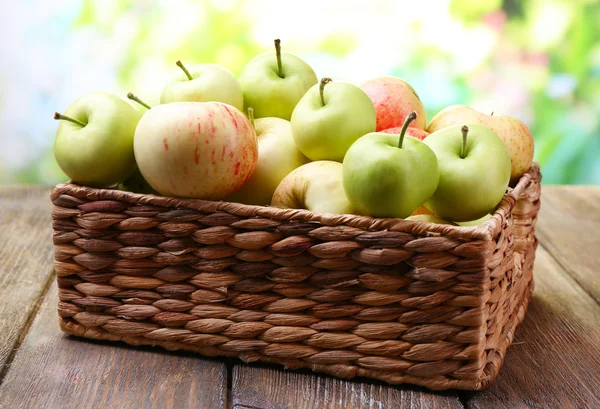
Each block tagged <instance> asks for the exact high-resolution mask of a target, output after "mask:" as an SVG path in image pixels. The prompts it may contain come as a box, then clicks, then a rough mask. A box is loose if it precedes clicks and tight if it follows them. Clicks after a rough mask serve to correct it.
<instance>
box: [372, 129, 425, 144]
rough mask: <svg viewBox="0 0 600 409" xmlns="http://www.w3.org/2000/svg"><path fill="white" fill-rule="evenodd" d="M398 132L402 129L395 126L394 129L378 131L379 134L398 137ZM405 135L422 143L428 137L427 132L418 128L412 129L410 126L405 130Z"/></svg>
mask: <svg viewBox="0 0 600 409" xmlns="http://www.w3.org/2000/svg"><path fill="white" fill-rule="evenodd" d="M400 131H402V127H401V126H397V127H395V128H390V129H384V130H383V131H379V132H381V133H391V134H395V135H398V134H399V133H400ZM406 134H407V135H408V136H412V137H413V138H417V139H418V140H420V141H422V140H423V139H425V138H427V135H429V132H427V131H424V130H422V129H420V128H413V127H412V126H409V127H408V129H407V130H406Z"/></svg>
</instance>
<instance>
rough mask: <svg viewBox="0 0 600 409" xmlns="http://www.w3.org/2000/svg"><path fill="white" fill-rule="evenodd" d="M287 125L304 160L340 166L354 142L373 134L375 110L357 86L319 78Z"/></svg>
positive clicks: (300, 102) (297, 106) (299, 103)
mask: <svg viewBox="0 0 600 409" xmlns="http://www.w3.org/2000/svg"><path fill="white" fill-rule="evenodd" d="M291 122H292V135H293V136H294V140H295V141H296V145H297V146H298V148H299V149H300V150H301V151H302V153H303V154H304V155H306V157H308V158H309V159H311V160H333V161H338V162H341V161H342V160H343V159H344V155H345V154H346V151H347V150H348V148H350V146H351V145H352V144H353V143H354V142H355V141H356V140H357V139H358V138H360V137H361V136H363V135H365V134H367V133H369V132H373V131H375V109H374V108H373V104H371V100H369V97H368V96H367V94H365V93H364V92H363V91H362V90H361V89H360V88H358V87H357V86H355V85H352V84H348V83H344V82H331V79H329V78H323V79H322V80H321V82H320V84H318V85H314V86H313V87H312V88H311V89H309V90H308V92H307V93H306V94H305V95H304V96H303V97H302V99H301V100H300V101H299V102H298V105H296V109H294V113H293V114H292V120H291Z"/></svg>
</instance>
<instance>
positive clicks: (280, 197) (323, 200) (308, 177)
mask: <svg viewBox="0 0 600 409" xmlns="http://www.w3.org/2000/svg"><path fill="white" fill-rule="evenodd" d="M271 205H273V206H277V207H283V208H290V209H308V210H310V211H311V212H318V213H338V214H349V213H353V212H354V210H353V209H352V205H351V204H350V202H349V201H348V199H347V198H346V195H345V193H344V187H343V183H342V164H341V163H339V162H333V161H328V160H322V161H316V162H310V163H307V164H305V165H302V166H300V167H299V168H297V169H295V170H293V171H292V172H291V173H290V174H289V175H287V176H286V177H285V178H283V180H282V181H281V183H280V184H279V186H277V189H275V193H274V194H273V200H272V201H271Z"/></svg>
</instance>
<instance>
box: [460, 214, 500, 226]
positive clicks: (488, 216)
mask: <svg viewBox="0 0 600 409" xmlns="http://www.w3.org/2000/svg"><path fill="white" fill-rule="evenodd" d="M491 218H492V215H491V214H489V213H488V214H486V215H485V216H483V217H482V218H480V219H477V220H471V221H468V222H458V223H457V224H458V225H459V226H479V225H480V224H483V223H485V222H487V221H488V220H490V219H491Z"/></svg>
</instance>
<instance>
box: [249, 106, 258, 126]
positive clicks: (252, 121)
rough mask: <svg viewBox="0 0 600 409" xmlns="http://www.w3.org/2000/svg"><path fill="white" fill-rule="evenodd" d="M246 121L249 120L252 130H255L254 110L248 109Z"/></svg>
mask: <svg viewBox="0 0 600 409" xmlns="http://www.w3.org/2000/svg"><path fill="white" fill-rule="evenodd" d="M248 119H249V120H250V123H251V124H252V128H254V130H256V126H255V124H254V109H252V107H248Z"/></svg>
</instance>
